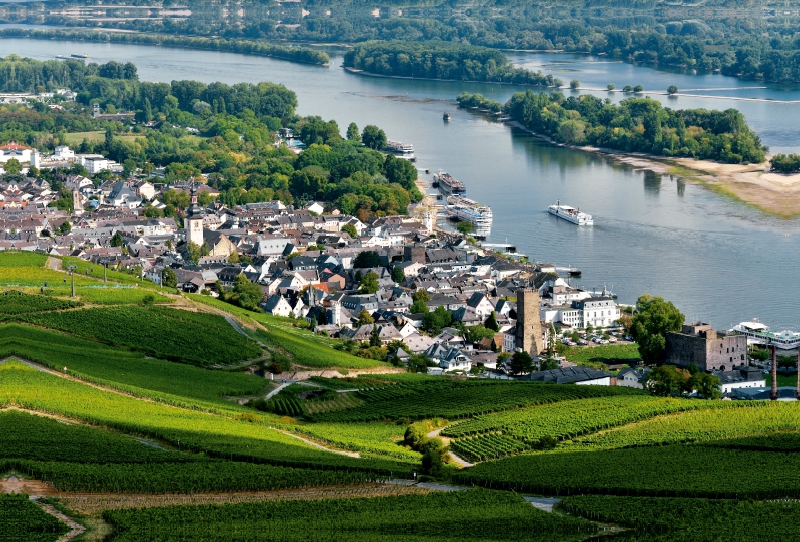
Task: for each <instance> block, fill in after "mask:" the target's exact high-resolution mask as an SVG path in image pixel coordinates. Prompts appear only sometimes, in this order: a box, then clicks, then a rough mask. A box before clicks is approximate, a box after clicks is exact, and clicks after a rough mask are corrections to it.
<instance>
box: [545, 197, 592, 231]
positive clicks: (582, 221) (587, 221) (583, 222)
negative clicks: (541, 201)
mask: <svg viewBox="0 0 800 542" xmlns="http://www.w3.org/2000/svg"><path fill="white" fill-rule="evenodd" d="M548 211H549V212H550V214H551V215H555V216H557V217H558V218H563V219H564V220H568V221H570V222H572V223H573V224H577V225H578V226H591V225H593V224H594V220H592V215H589V214H586V213H583V212H581V210H580V208H577V209H576V208H575V207H570V206H569V205H561V200H557V201H556V204H555V205H551V206H550V207H549V208H548Z"/></svg>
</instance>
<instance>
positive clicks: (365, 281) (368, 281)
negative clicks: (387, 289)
mask: <svg viewBox="0 0 800 542" xmlns="http://www.w3.org/2000/svg"><path fill="white" fill-rule="evenodd" d="M359 282H360V284H361V288H360V289H359V292H360V293H362V294H374V293H375V292H377V291H378V290H380V286H379V285H378V275H377V274H376V273H373V272H372V271H370V272H369V273H367V274H366V275H364V276H363V277H361V280H360V281H359Z"/></svg>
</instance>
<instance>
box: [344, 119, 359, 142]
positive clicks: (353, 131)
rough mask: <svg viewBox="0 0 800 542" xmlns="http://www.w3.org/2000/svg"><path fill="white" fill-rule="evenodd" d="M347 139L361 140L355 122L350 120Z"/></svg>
mask: <svg viewBox="0 0 800 542" xmlns="http://www.w3.org/2000/svg"><path fill="white" fill-rule="evenodd" d="M347 140H348V141H358V142H359V143H360V142H361V134H359V133H358V126H357V125H356V123H355V122H351V123H350V125H349V126H348V127H347Z"/></svg>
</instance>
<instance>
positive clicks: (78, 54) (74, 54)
mask: <svg viewBox="0 0 800 542" xmlns="http://www.w3.org/2000/svg"><path fill="white" fill-rule="evenodd" d="M70 56H71V57H72V58H89V55H87V54H86V53H72V54H71V55H70Z"/></svg>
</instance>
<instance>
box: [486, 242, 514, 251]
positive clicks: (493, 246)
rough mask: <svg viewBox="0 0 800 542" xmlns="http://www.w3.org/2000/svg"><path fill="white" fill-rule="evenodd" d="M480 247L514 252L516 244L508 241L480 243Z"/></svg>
mask: <svg viewBox="0 0 800 542" xmlns="http://www.w3.org/2000/svg"><path fill="white" fill-rule="evenodd" d="M481 247H483V248H485V249H488V250H491V251H494V252H516V251H517V246H516V245H512V244H509V243H481Z"/></svg>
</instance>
